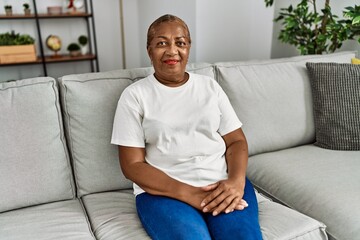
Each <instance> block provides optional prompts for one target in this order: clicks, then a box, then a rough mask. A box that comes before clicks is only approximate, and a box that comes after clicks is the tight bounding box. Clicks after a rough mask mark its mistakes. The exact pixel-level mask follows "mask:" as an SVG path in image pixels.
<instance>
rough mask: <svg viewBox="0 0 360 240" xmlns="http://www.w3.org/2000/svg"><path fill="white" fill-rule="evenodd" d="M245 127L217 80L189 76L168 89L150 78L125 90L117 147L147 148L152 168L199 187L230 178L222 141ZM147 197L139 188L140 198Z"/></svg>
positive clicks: (116, 129)
mask: <svg viewBox="0 0 360 240" xmlns="http://www.w3.org/2000/svg"><path fill="white" fill-rule="evenodd" d="M241 125H242V124H241V122H240V121H239V119H238V118H237V116H236V113H235V111H234V110H233V108H232V106H231V104H230V102H229V99H228V98H227V96H226V94H225V93H224V91H223V90H222V88H221V87H220V85H219V84H218V83H217V82H216V81H215V80H213V79H212V78H210V77H207V76H203V75H198V74H194V73H189V80H188V81H187V82H186V83H185V84H183V85H181V86H179V87H168V86H165V85H163V84H161V83H160V82H158V81H157V80H156V78H155V77H154V76H153V75H150V76H148V77H146V78H144V79H142V80H139V81H137V82H135V83H133V84H131V85H130V86H129V87H127V88H126V89H125V90H124V91H123V93H122V95H121V97H120V99H119V102H118V106H117V109H116V114H115V118H114V126H113V132H112V139H111V143H112V144H116V145H123V146H129V147H140V148H146V157H145V160H146V162H147V163H148V164H150V165H152V166H154V167H156V168H158V169H160V170H162V171H163V172H165V173H166V174H167V175H169V176H171V177H172V178H174V179H177V180H179V181H181V182H184V183H187V184H190V185H192V186H198V187H199V186H206V185H208V184H211V183H214V182H217V181H219V180H222V179H225V178H227V165H226V161H225V156H224V153H225V150H226V146H225V142H224V140H223V139H222V137H221V136H223V135H225V134H227V133H230V132H232V131H234V130H236V129H238V128H240V127H241ZM142 192H144V190H142V189H141V188H140V187H139V186H137V185H136V184H134V193H135V194H136V195H137V194H139V193H142Z"/></svg>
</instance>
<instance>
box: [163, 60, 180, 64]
mask: <svg viewBox="0 0 360 240" xmlns="http://www.w3.org/2000/svg"><path fill="white" fill-rule="evenodd" d="M178 62H179V60H176V59H167V60H165V61H164V63H166V64H168V65H175V64H177V63H178Z"/></svg>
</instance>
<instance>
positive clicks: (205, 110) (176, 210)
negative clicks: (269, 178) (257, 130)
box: [111, 15, 262, 240]
mask: <svg viewBox="0 0 360 240" xmlns="http://www.w3.org/2000/svg"><path fill="white" fill-rule="evenodd" d="M190 47H191V38H190V32H189V29H188V27H187V25H186V24H185V22H184V21H183V20H181V19H180V18H178V17H176V16H173V15H164V16H162V17H160V18H158V19H157V20H155V21H154V22H153V23H152V24H151V25H150V27H149V30H148V35H147V52H148V55H149V57H150V59H151V62H152V65H153V67H154V70H155V73H154V74H152V75H150V76H148V77H146V78H144V79H142V80H139V81H137V82H135V83H134V84H132V85H130V86H129V87H127V88H126V89H125V90H124V92H123V93H122V95H121V97H120V99H119V102H118V106H117V110H116V114H115V118H114V126H113V134H112V140H111V142H112V143H113V144H116V145H119V159H120V165H121V169H122V171H123V173H124V175H125V176H126V177H127V178H128V179H130V180H131V181H133V182H134V194H135V195H136V207H137V211H138V215H139V218H140V221H141V223H142V224H143V226H144V228H145V230H146V232H147V233H148V234H149V235H150V237H151V238H153V239H172V238H174V239H201V240H204V239H246V240H251V239H261V238H262V237H261V231H260V226H259V221H258V206H257V200H256V196H255V193H254V189H253V186H252V185H251V183H250V182H249V181H248V180H247V178H246V176H245V173H246V168H247V161H248V150H247V142H246V138H245V136H244V134H243V131H242V130H241V125H242V124H241V122H240V121H239V119H238V118H237V116H236V114H235V112H234V110H233V108H232V107H231V104H230V102H229V100H228V98H227V96H226V95H225V93H224V92H223V90H222V89H221V87H220V86H219V85H218V84H217V83H216V81H215V80H213V79H211V78H210V77H206V76H202V75H197V74H194V73H189V72H186V71H185V68H186V64H187V62H188V57H189V52H190Z"/></svg>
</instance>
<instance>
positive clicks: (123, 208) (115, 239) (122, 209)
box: [82, 190, 150, 240]
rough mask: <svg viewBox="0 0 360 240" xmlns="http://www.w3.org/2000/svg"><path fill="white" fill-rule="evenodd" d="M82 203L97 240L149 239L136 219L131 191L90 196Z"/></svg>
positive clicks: (85, 197) (83, 199) (84, 198)
mask: <svg viewBox="0 0 360 240" xmlns="http://www.w3.org/2000/svg"><path fill="white" fill-rule="evenodd" d="M82 201H83V203H84V206H85V209H86V211H87V213H88V216H89V219H90V222H91V226H92V229H93V232H94V234H95V236H96V238H97V239H99V240H110V239H112V240H121V239H124V240H125V239H126V240H127V239H150V238H149V237H148V235H147V234H146V232H145V230H144V229H143V227H142V225H141V222H140V220H139V219H138V216H137V213H136V206H135V202H134V194H133V191H132V190H121V191H119V192H107V193H97V194H90V195H87V196H84V197H83V198H82Z"/></svg>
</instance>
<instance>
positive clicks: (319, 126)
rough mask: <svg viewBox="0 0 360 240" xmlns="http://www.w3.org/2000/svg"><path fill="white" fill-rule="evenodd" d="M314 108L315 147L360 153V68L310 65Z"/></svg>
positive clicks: (343, 64) (334, 64) (339, 65)
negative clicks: (357, 151)
mask: <svg viewBox="0 0 360 240" xmlns="http://www.w3.org/2000/svg"><path fill="white" fill-rule="evenodd" d="M306 67H307V69H308V72H309V76H310V81H311V88H312V94H313V104H314V118H315V134H316V143H315V145H317V146H319V147H323V148H327V149H333V150H360V65H353V64H346V63H342V64H341V63H310V62H308V63H306Z"/></svg>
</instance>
